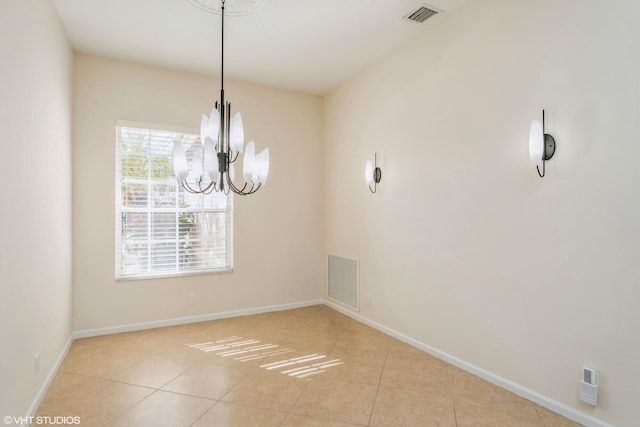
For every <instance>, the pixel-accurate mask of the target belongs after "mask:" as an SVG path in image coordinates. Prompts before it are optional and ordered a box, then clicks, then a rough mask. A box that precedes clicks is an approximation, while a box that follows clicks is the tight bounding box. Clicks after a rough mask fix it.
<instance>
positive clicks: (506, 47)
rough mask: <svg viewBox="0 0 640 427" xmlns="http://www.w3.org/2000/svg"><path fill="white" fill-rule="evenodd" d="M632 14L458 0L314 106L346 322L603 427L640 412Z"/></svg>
mask: <svg viewBox="0 0 640 427" xmlns="http://www.w3.org/2000/svg"><path fill="white" fill-rule="evenodd" d="M638 17H640V3H639V2H637V1H635V0H619V1H615V2H606V1H598V0H589V1H584V0H563V1H557V0H530V1H517V2H516V1H512V0H477V1H473V2H471V3H470V4H469V5H467V6H466V7H465V8H463V9H461V10H460V11H459V12H457V13H455V14H452V15H451V16H449V17H448V18H447V19H446V20H443V21H441V22H439V23H437V24H436V23H434V24H433V25H432V26H431V27H427V28H426V29H425V32H424V35H423V36H421V38H420V39H419V40H416V41H415V42H414V43H412V44H411V45H409V46H407V47H406V48H404V49H403V50H401V51H399V52H397V53H396V54H395V55H393V56H392V57H390V58H388V59H386V60H385V61H383V62H381V63H380V64H378V65H377V66H376V67H374V68H372V69H369V70H368V71H366V72H365V73H363V74H361V75H359V76H358V77H357V78H354V79H352V80H351V81H349V82H347V83H346V84H344V85H343V86H341V87H340V88H338V89H337V90H335V91H333V92H332V93H331V94H330V95H329V96H327V97H326V99H325V108H324V113H325V148H324V150H325V152H324V155H325V158H326V159H330V161H327V162H326V163H325V173H324V176H325V199H326V218H325V220H326V248H327V251H328V252H329V253H336V254H343V255H347V256H355V257H359V258H360V268H361V271H360V281H361V294H360V296H361V298H362V299H363V301H362V302H361V307H362V308H361V310H362V311H361V314H362V315H363V316H365V317H366V318H367V319H370V320H372V321H375V322H378V323H379V324H382V325H385V326H387V327H389V328H392V329H394V330H396V331H399V332H400V333H403V334H406V335H407V336H409V337H411V338H413V339H415V340H418V341H420V342H422V343H426V344H427V345H430V346H432V347H435V348H436V349H439V350H440V351H443V352H445V353H448V354H449V355H451V356H454V357H457V358H460V359H462V360H463V361H465V362H467V363H470V364H472V365H475V366H476V367H479V368H481V369H485V370H487V371H489V372H491V373H493V374H494V375H497V376H500V377H503V378H505V379H507V380H510V381H513V382H515V383H516V384H519V385H520V386H522V387H525V388H528V389H530V390H533V391H534V392H538V393H541V394H542V395H545V396H547V397H549V398H551V399H554V400H556V401H558V402H561V403H563V404H566V405H568V406H570V407H572V408H575V409H577V410H579V411H582V412H583V413H586V414H590V415H592V416H595V417H598V418H600V419H602V420H605V421H607V422H610V423H614V424H615V425H619V426H632V425H637V422H638V419H640V412H638V406H637V404H638V396H639V393H640V388H639V386H638V384H640V369H638V365H637V363H638V361H639V360H640V341H639V340H638V339H637V336H638V329H639V328H640V310H638V308H637V303H638V301H639V300H640V286H639V284H640V269H639V268H638V256H637V247H638V241H639V239H640V222H639V221H638V218H640V201H639V200H638V194H637V193H638V192H637V183H638V182H639V180H640V171H639V170H640V169H639V168H638V162H637V159H638V158H639V157H640V143H639V141H640V126H638V123H640V119H639V117H640V83H639V81H640V80H639V78H638V76H640V57H639V56H638V52H640V27H639V26H638V25H637V19H638ZM542 108H545V109H546V111H547V119H548V120H547V125H548V126H547V131H549V132H550V133H552V134H553V135H554V136H555V137H556V140H557V151H556V154H555V157H554V158H553V159H552V160H551V161H550V162H548V163H547V176H546V177H545V178H544V179H541V178H539V177H538V175H537V173H536V171H535V168H533V167H532V166H531V164H530V161H529V155H528V132H529V125H530V122H531V120H532V119H534V118H540V116H541V110H542ZM374 152H378V153H379V156H380V157H381V166H382V182H381V184H380V186H379V190H378V193H377V194H375V195H372V194H370V193H369V190H368V189H367V187H366V186H365V183H364V179H363V175H364V173H363V172H364V164H365V160H367V159H368V158H370V159H373V154H374ZM366 295H371V297H372V306H371V307H370V308H368V307H366V306H365V305H364V304H363V302H364V298H365V296H366ZM583 365H586V366H590V367H593V368H595V369H597V370H598V371H600V374H601V376H600V382H601V390H600V399H601V404H600V405H599V406H598V407H597V408H592V407H590V406H587V405H586V404H583V403H580V402H579V401H578V380H579V378H580V374H581V372H580V369H581V367H582V366H583Z"/></svg>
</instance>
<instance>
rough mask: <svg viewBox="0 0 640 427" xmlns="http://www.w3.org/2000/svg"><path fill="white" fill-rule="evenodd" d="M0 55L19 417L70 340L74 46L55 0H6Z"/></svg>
mask: <svg viewBox="0 0 640 427" xmlns="http://www.w3.org/2000/svg"><path fill="white" fill-rule="evenodd" d="M0 56H1V58H2V60H1V61H2V65H1V66H0V135H2V139H1V140H0V147H1V149H2V154H0V161H1V163H2V166H1V167H0V181H1V182H2V183H3V184H2V190H1V194H2V209H1V210H0V414H2V415H3V416H16V417H19V416H24V415H26V414H27V413H28V411H29V409H30V406H31V405H32V403H34V396H36V395H37V394H38V392H39V390H40V389H41V387H42V386H43V385H44V384H45V383H46V381H47V376H48V374H49V373H50V372H51V371H52V369H53V368H54V366H55V364H56V361H57V359H58V357H59V356H60V355H61V354H62V352H63V351H64V349H65V348H66V345H67V343H68V341H69V339H70V337H71V75H72V74H71V72H72V52H71V49H70V47H69V44H68V42H67V39H66V36H65V35H64V32H63V29H62V25H61V23H60V20H59V18H58V16H57V13H56V11H55V9H54V7H53V5H52V4H51V3H50V2H49V1H42V0H3V1H2V2H0ZM36 353H40V359H41V361H40V372H39V374H38V375H36V374H35V367H34V356H35V354H36ZM31 409H34V408H31Z"/></svg>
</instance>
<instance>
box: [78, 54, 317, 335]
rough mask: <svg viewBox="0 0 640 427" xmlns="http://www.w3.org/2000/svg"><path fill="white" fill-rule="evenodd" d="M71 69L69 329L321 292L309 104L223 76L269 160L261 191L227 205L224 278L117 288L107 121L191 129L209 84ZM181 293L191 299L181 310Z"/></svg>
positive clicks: (153, 72) (108, 66) (112, 65)
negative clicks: (228, 244)
mask: <svg viewBox="0 0 640 427" xmlns="http://www.w3.org/2000/svg"><path fill="white" fill-rule="evenodd" d="M74 73H75V74H74V125H73V131H74V135H73V173H74V184H73V185H74V186H73V194H74V201H73V212H74V218H75V220H74V224H73V261H74V263H73V283H74V289H73V298H74V305H73V306H74V308H73V314H74V317H73V321H74V329H75V330H76V331H78V330H87V329H94V328H104V327H111V326H120V325H126V324H131V323H140V322H148V321H158V320H163V319H174V318H179V317H185V316H197V315H206V314H212V313H220V312H225V311H231V310H243V309H250V308H256V307H264V306H271V305H278V304H287V303H298V302H302V301H308V300H314V299H318V298H321V297H322V277H323V270H322V269H323V265H324V264H323V261H322V260H323V258H322V239H323V237H322V236H323V235H324V231H323V229H322V224H323V222H322V215H323V209H322V206H323V200H322V187H321V186H322V177H321V167H322V158H321V156H322V148H321V141H322V135H321V132H322V119H321V117H322V116H321V112H322V100H321V98H320V97H317V96H310V95H300V94H295V93H291V92H284V91H278V90H271V89H266V88H262V87H257V86H250V85H246V84H235V83H233V82H229V81H225V97H226V98H227V99H228V100H230V102H231V104H232V108H233V110H234V111H241V112H242V118H243V122H244V127H245V135H246V137H247V140H252V139H254V140H255V141H256V145H257V147H256V149H257V150H261V149H262V148H265V147H269V148H270V153H271V171H270V176H269V180H268V182H267V185H266V187H264V188H262V189H261V190H260V191H259V192H258V193H256V194H255V195H253V196H251V197H236V198H235V200H234V203H235V217H234V218H235V231H234V233H235V238H234V246H235V253H234V261H235V271H234V272H233V273H230V274H216V275H203V276H190V277H184V278H171V279H154V280H138V281H127V282H116V281H115V280H114V277H115V234H114V233H115V210H114V200H115V123H116V120H130V121H138V122H146V123H157V124H164V125H174V126H182V127H193V128H197V129H198V128H199V126H200V125H199V123H200V117H201V115H202V114H203V113H205V112H208V111H210V110H211V107H212V105H213V102H214V101H215V99H216V98H217V97H218V95H219V90H220V89H219V81H218V80H215V79H211V78H207V77H204V76H199V75H193V74H186V73H179V72H173V71H168V70H162V69H158V68H150V67H144V66H139V65H132V64H126V63H121V62H115V61H110V60H104V59H97V58H93V57H87V56H76V58H75V67H74ZM189 292H195V293H196V294H197V296H198V299H197V304H195V305H188V304H187V294H188V293H189Z"/></svg>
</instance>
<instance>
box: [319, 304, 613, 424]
mask: <svg viewBox="0 0 640 427" xmlns="http://www.w3.org/2000/svg"><path fill="white" fill-rule="evenodd" d="M324 303H325V304H326V305H328V306H329V307H331V308H333V309H335V310H337V311H339V312H341V313H343V314H346V315H347V316H349V317H351V318H353V319H355V320H357V321H359V322H362V323H364V324H366V325H369V326H371V327H372V328H374V329H377V330H378V331H380V332H383V333H385V334H387V335H389V336H392V337H394V338H397V339H399V340H400V341H403V342H405V343H407V344H409V345H411V346H413V347H416V348H418V349H420V350H422V351H424V352H426V353H429V354H431V355H432V356H435V357H437V358H438V359H441V360H444V361H445V362H447V363H450V364H451V365H453V366H456V367H458V368H460V369H463V370H465V371H467V372H469V373H471V374H473V375H476V376H478V377H480V378H482V379H484V380H487V381H489V382H490V383H492V384H495V385H497V386H498V387H501V388H504V389H506V390H509V391H510V392H512V393H515V394H517V395H518V396H520V397H523V398H525V399H527V400H530V401H532V402H534V403H537V404H538V405H540V406H542V407H544V408H547V409H548V410H550V411H553V412H555V413H557V414H560V415H562V416H563V417H565V418H568V419H570V420H573V421H575V422H577V423H580V424H582V425H584V426H587V427H614V426H612V425H611V424H608V423H606V422H604V421H602V420H599V419H598V418H595V417H593V416H591V415H588V414H585V413H583V412H580V411H578V410H577V409H575V408H572V407H570V406H568V405H565V404H564V403H561V402H558V401H556V400H553V399H551V398H549V397H547V396H544V395H542V394H540V393H538V392H535V391H533V390H530V389H528V388H526V387H523V386H521V385H519V384H516V383H514V382H513V381H509V380H508V379H506V378H502V377H500V376H498V375H496V374H493V373H491V372H489V371H486V370H484V369H482V368H479V367H478V366H475V365H472V364H470V363H468V362H465V361H464V360H461V359H459V358H457V357H455V356H452V355H450V354H448V353H445V352H444V351H441V350H438V349H437V348H434V347H431V346H430V345H427V344H424V343H422V342H420V341H417V340H415V339H413V338H411V337H409V336H407V335H404V334H402V333H400V332H398V331H396V330H394V329H391V328H388V327H386V326H384V325H381V324H380V323H377V322H374V321H373V320H370V319H367V318H366V317H364V316H362V315H360V314H358V313H356V312H354V311H352V310H350V309H347V308H345V307H344V306H342V305H340V304H336V303H334V302H333V301H331V300H328V299H327V300H325V301H324Z"/></svg>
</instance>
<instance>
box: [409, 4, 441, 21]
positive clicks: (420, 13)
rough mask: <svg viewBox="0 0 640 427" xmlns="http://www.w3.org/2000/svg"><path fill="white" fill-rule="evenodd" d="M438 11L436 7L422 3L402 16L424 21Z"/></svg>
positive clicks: (411, 19) (410, 19)
mask: <svg viewBox="0 0 640 427" xmlns="http://www.w3.org/2000/svg"><path fill="white" fill-rule="evenodd" d="M438 13H440V11H439V10H437V9H436V8H434V7H431V6H427V5H423V6H421V7H420V8H418V9H417V10H414V11H411V12H409V13H407V14H406V15H405V16H404V17H403V18H404V19H408V20H409V21H414V22H424V21H426V20H427V19H429V18H431V17H432V16H434V15H436V14H438Z"/></svg>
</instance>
